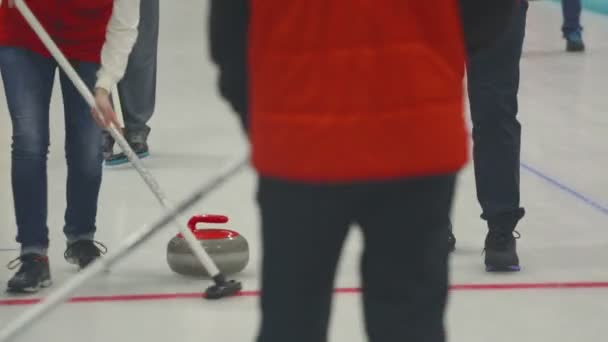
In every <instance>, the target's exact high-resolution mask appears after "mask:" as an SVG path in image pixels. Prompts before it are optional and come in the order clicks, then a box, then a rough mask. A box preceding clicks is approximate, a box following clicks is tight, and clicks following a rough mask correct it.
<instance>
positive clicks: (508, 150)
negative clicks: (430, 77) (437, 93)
mask: <svg viewBox="0 0 608 342" xmlns="http://www.w3.org/2000/svg"><path fill="white" fill-rule="evenodd" d="M527 7H528V6H527V2H525V1H524V2H523V3H522V6H521V7H520V8H519V10H518V12H516V15H515V17H514V20H513V22H512V25H511V27H510V29H509V30H508V31H507V32H506V33H505V35H504V36H503V37H502V38H501V39H500V40H499V41H497V43H496V44H495V45H494V46H493V47H491V48H488V49H486V50H483V51H480V52H478V53H476V54H474V55H472V56H470V65H469V68H468V89H469V100H470V105H471V117H472V120H473V141H474V148H473V159H474V165H475V181H476V185H477V197H478V199H479V203H480V204H481V207H482V210H483V213H482V218H483V219H485V220H487V221H488V226H489V229H490V231H489V234H488V239H486V264H487V266H488V268H500V269H503V268H506V269H513V270H516V269H518V266H519V261H518V259H517V254H516V252H515V240H514V238H513V230H514V229H515V226H516V225H517V222H518V221H519V220H520V219H521V218H522V217H523V215H524V209H523V208H521V207H520V184H519V172H520V144H521V126H520V123H519V121H518V120H517V113H518V100H517V96H518V91H519V63H520V59H521V53H522V47H523V42H524V35H525V27H526V12H527ZM495 252H496V253H498V252H500V253H499V254H501V253H502V252H505V253H506V254H505V255H502V254H501V255H499V256H496V255H495V254H496V253H495ZM494 256H496V257H497V259H498V260H490V259H494Z"/></svg>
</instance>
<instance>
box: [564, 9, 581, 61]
mask: <svg viewBox="0 0 608 342" xmlns="http://www.w3.org/2000/svg"><path fill="white" fill-rule="evenodd" d="M581 12H582V5H581V0H562V13H563V17H564V24H563V25H562V33H563V35H564V38H565V39H566V50H568V51H583V50H585V44H584V42H583V36H582V31H583V27H582V26H581Z"/></svg>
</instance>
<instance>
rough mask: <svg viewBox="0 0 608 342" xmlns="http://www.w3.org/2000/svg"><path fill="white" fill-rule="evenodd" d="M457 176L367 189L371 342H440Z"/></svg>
mask: <svg viewBox="0 0 608 342" xmlns="http://www.w3.org/2000/svg"><path fill="white" fill-rule="evenodd" d="M454 183H455V176H454V175H449V176H438V177H428V178H419V179H411V180H405V181H399V182H392V183H385V184H379V185H378V184H375V185H373V184H372V185H370V186H369V188H370V191H368V194H367V196H366V198H365V200H364V201H362V204H361V205H360V206H359V207H358V210H357V212H358V213H359V214H358V220H357V221H358V222H359V224H360V225H361V228H362V230H363V234H364V241H365V251H364V254H363V258H362V263H361V270H362V272H361V273H362V283H363V303H364V309H365V319H366V328H367V332H368V335H369V341H370V342H391V341H395V342H398V341H399V342H400V341H417V342H443V341H445V329H444V313H445V307H446V300H447V291H448V264H447V260H448V248H447V245H446V244H445V239H446V237H447V231H446V230H445V227H446V224H448V221H449V214H450V210H451V205H452V198H453V193H454Z"/></svg>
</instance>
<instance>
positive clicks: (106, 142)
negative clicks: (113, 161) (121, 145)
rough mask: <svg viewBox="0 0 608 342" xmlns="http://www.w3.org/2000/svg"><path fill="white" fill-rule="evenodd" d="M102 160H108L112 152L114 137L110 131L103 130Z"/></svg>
mask: <svg viewBox="0 0 608 342" xmlns="http://www.w3.org/2000/svg"><path fill="white" fill-rule="evenodd" d="M102 145H103V160H108V159H109V158H111V157H112V155H113V154H114V138H112V136H111V135H110V133H108V132H106V131H104V132H103V143H102Z"/></svg>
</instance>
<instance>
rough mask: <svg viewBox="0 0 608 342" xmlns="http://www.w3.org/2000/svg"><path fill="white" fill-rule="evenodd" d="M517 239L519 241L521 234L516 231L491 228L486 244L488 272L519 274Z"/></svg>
mask: <svg viewBox="0 0 608 342" xmlns="http://www.w3.org/2000/svg"><path fill="white" fill-rule="evenodd" d="M514 234H515V236H514ZM516 239H519V233H517V232H516V231H512V230H504V229H499V228H490V230H489V231H488V235H487V236H486V242H485V264H486V271H487V272H517V271H519V270H520V267H519V257H518V256H517V246H516V245H517V244H516Z"/></svg>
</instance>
